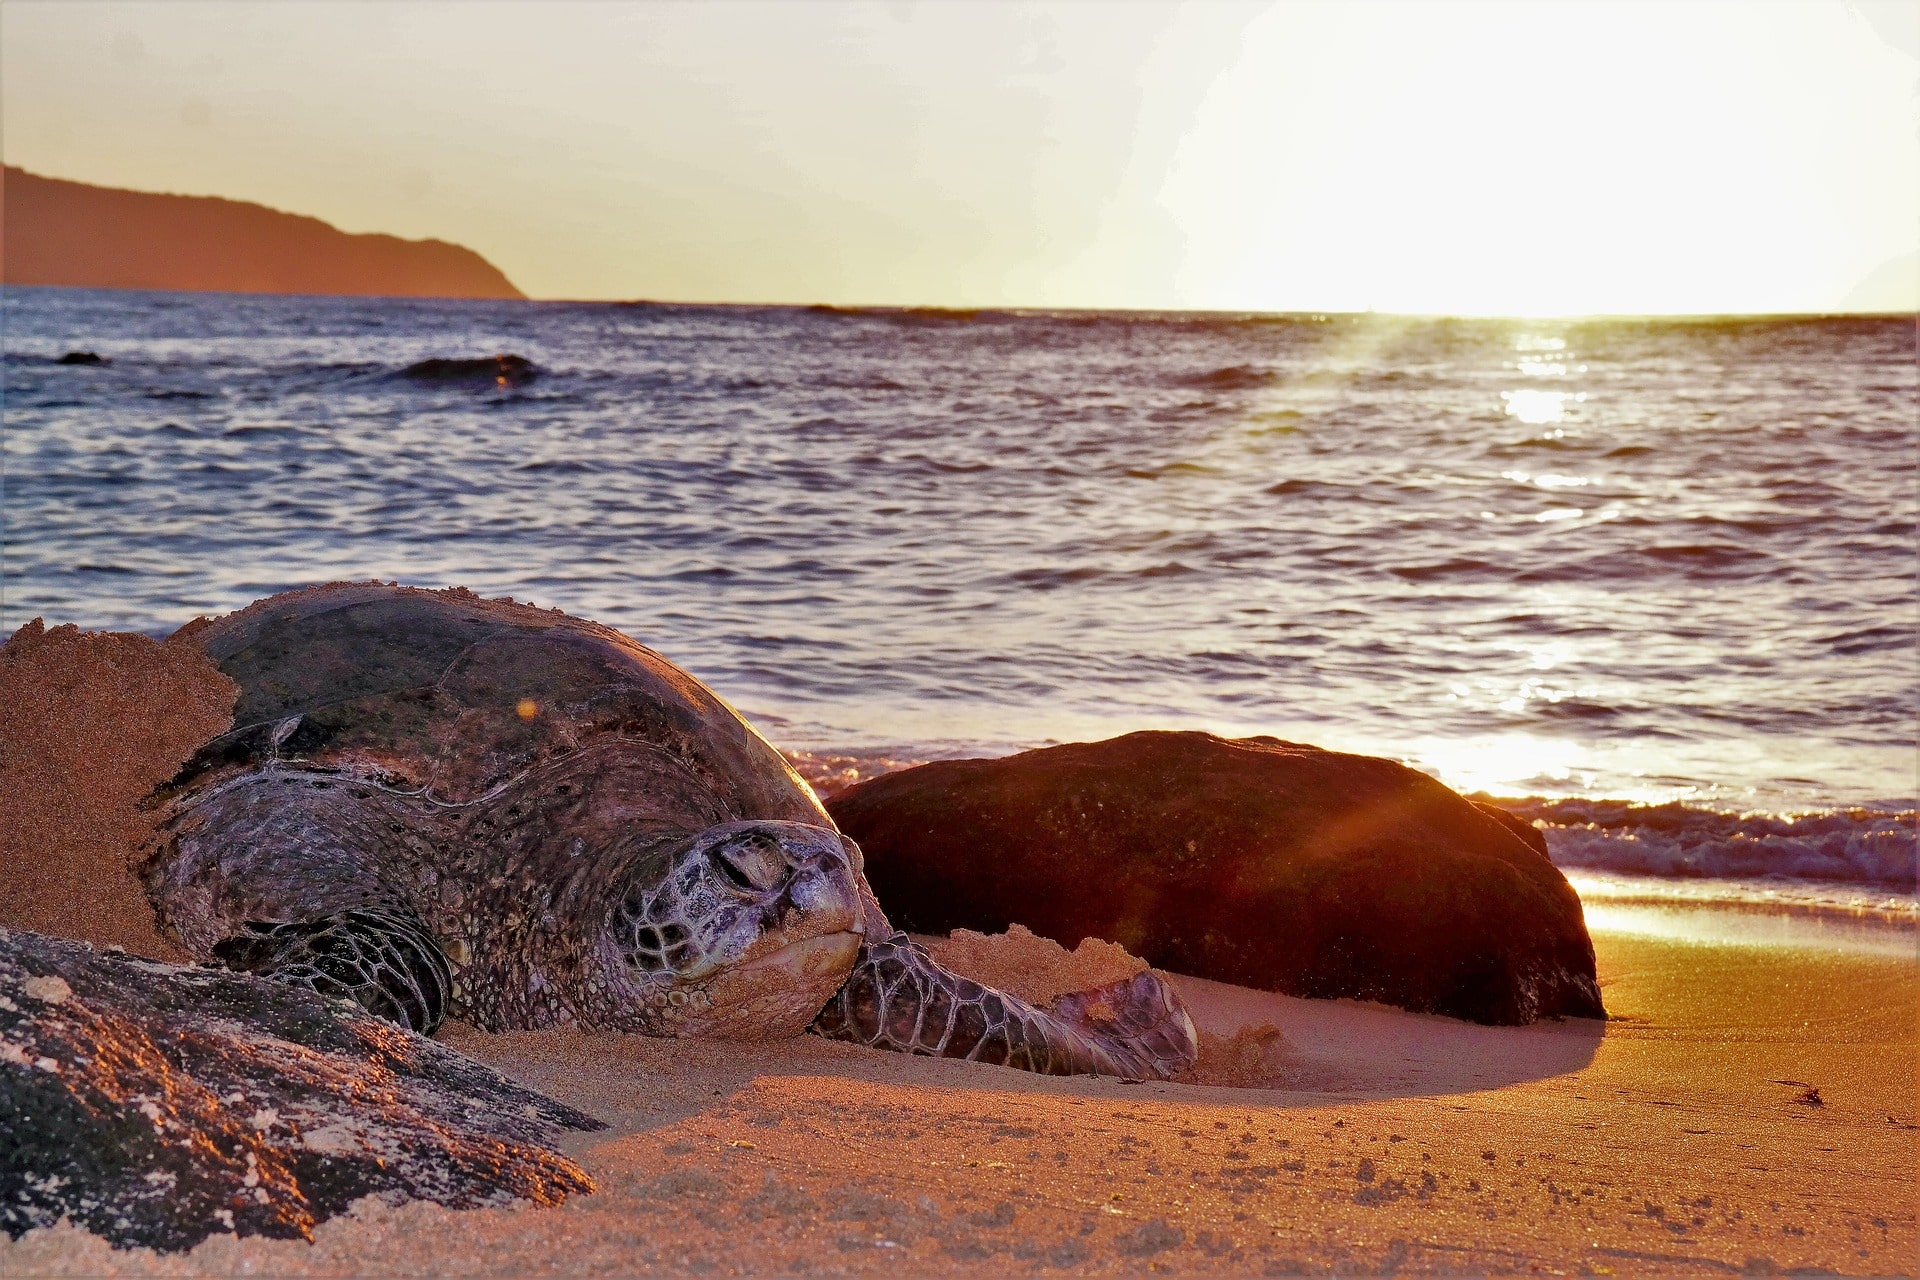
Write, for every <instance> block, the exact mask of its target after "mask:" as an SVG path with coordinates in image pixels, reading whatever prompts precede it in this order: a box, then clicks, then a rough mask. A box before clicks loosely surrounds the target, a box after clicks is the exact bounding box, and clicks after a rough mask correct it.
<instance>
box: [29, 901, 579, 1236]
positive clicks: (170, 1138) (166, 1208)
mask: <svg viewBox="0 0 1920 1280" xmlns="http://www.w3.org/2000/svg"><path fill="white" fill-rule="evenodd" d="M603 1127H604V1126H603V1125H601V1124H600V1122H599V1121H597V1120H594V1119H593V1118H592V1117H590V1116H587V1115H584V1114H582V1113H580V1112H578V1111H575V1110H573V1109H572V1108H570V1107H567V1106H564V1105H562V1104H560V1103H558V1102H555V1101H553V1100H552V1099H550V1098H546V1097H543V1096H542V1095H540V1094H537V1093H534V1092H532V1091H531V1090H528V1089H524V1088H522V1087H520V1086H519V1085H516V1084H514V1083H512V1082H511V1081H509V1080H507V1079H506V1078H505V1077H504V1076H501V1075H499V1074H497V1073H495V1072H494V1071H492V1070H490V1069H489V1068H487V1067H483V1066H481V1065H480V1064H479V1063H477V1062H474V1061H473V1060H472V1059H470V1058H467V1057H466V1056H464V1055H463V1054H460V1053H457V1052H455V1051H454V1050H452V1049H449V1048H447V1047H446V1046H445V1045H439V1044H435V1043H434V1042H432V1041H431V1040H426V1039H423V1038H421V1037H419V1036H416V1035H412V1034H410V1033H409V1032H406V1031H402V1030H400V1029H399V1028H397V1027H395V1026H394V1025H393V1024H391V1023H388V1022H382V1021H379V1020H378V1019H376V1018H374V1017H372V1016H371V1015H369V1014H367V1013H365V1012H363V1011H362V1010H360V1009H359V1008H358V1007H357V1006H352V1005H348V1004H345V1003H342V1002H338V1001H327V1000H323V999H322V998H321V997H319V996H316V995H314V994H313V993H312V992H310V991H305V990H301V989H298V988H295V987H290V986H283V985H281V984H279V983H274V982H269V981H266V980H265V979H262V978H255V977H251V976H249V975H245V974H236V973H227V972H224V971H220V970H213V969H190V968H182V967H180V966H177V965H167V964H160V963H157V962H154V961H147V960H139V959H136V958H134V957H131V956H128V955H125V954H119V953H114V952H99V951H95V950H93V949H92V948H91V947H89V946H87V945H86V944H84V943H79V942H69V941H66V940H64V939H57V938H50V937H47V936H45V935H43V934H36V933H28V932H25V931H22V930H11V931H4V930H0V1227H4V1228H5V1230H6V1233H7V1234H8V1235H9V1236H13V1237H15V1238H18V1237H19V1236H20V1235H22V1234H24V1233H25V1232H26V1231H28V1230H30V1229H32V1228H34V1227H44V1226H52V1225H54V1224H55V1223H57V1222H59V1221H60V1219H61V1218H63V1217H64V1218H69V1219H71V1220H72V1221H73V1222H74V1223H75V1224H76V1225H78V1226H80V1227H83V1228H85V1229H86V1230H88V1231H91V1232H93V1233H95V1234H97V1235H100V1236H102V1237H104V1238H106V1239H107V1240H108V1241H110V1242H112V1243H113V1244H115V1245H118V1246H122V1247H127V1246H135V1245H144V1246H146V1247H149V1248H154V1249H161V1250H179V1249H187V1248H191V1247H192V1246H193V1245H195V1244H197V1243H199V1242H200V1241H201V1240H203V1239H205V1238H206V1237H207V1236H209V1235H212V1234H214V1233H216V1232H234V1233H237V1234H240V1235H263V1236H278V1237H310V1235H311V1232H312V1230H313V1227H314V1225H315V1224H316V1223H319V1222H322V1221H324V1220H325V1219H327V1218H330V1217H332V1216H333V1215H335V1214H337V1213H340V1212H341V1211H343V1210H344V1209H346V1208H347V1207H348V1206H349V1205H350V1204H351V1203H352V1202H353V1201H355V1200H357V1199H359V1198H360V1197H362V1196H368V1195H373V1196H379V1197H382V1198H385V1199H388V1200H392V1201H400V1200H412V1199H417V1200H431V1201H434V1202H436V1203H438V1204H443V1205H447V1206H450V1207H455V1208H467V1207H477V1206H480V1205H491V1204H501V1203H505V1202H507V1201H509V1200H513V1199H526V1200H532V1201H535V1202H537V1203H540V1204H553V1203H557V1202H559V1201H561V1200H564V1199H565V1198H566V1197H567V1196H569V1195H572V1194H576V1193H583V1192H588V1191H591V1190H593V1184H592V1182H591V1180H590V1179H589V1178H588V1177H587V1175H586V1173H585V1172H584V1171H583V1170H582V1169H581V1168H580V1167H579V1166H578V1165H576V1164H575V1163H573V1161H571V1160H569V1159H567V1158H566V1157H565V1156H563V1155H560V1154H558V1153H557V1152H556V1151H555V1150H554V1149H553V1143H554V1142H555V1140H556V1139H557V1138H558V1136H559V1134H560V1133H561V1131H562V1130H567V1129H575V1130H589V1129H599V1128H603Z"/></svg>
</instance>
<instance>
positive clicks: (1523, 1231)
mask: <svg viewBox="0 0 1920 1280" xmlns="http://www.w3.org/2000/svg"><path fill="white" fill-rule="evenodd" d="M1594 936H1595V944H1596V949H1597V951H1598V954H1599V957H1600V964H1601V982H1602V986H1603V988H1604V990H1605V992H1606V996H1607V1001H1608V1007H1609V1010H1610V1013H1611V1015H1612V1016H1611V1017H1610V1018H1609V1020H1608V1021H1606V1022H1604V1023H1601V1022H1592V1021H1584V1020H1575V1021H1569V1022H1563V1023H1557V1024H1555V1023H1548V1024H1541V1025H1536V1026H1533V1027H1521V1028H1495V1027H1479V1026H1473V1025H1471V1024H1466V1023H1460V1022H1455V1021H1453V1020H1451V1019H1446V1018H1438V1017H1433V1016H1429V1015H1419V1014H1410V1013H1405V1012H1402V1011H1399V1010H1393V1009H1388V1008H1386V1007H1384V1006H1378V1005H1365V1004H1357V1003H1355V1002H1352V1001H1307V1000H1297V999H1294V998H1291V997H1286V996H1277V995H1272V994H1270V993H1264V992H1253V991H1248V990H1245V989H1242V988H1233V987H1227V986H1224V985H1222V984H1218V983H1209V982H1203V981H1201V980H1196V979H1185V978H1182V979H1177V981H1178V983H1179V985H1180V986H1181V988H1182V990H1183V993H1185V994H1186V995H1187V996H1188V998H1189V1001H1190V1003H1191V1005H1192V1007H1193V1010H1194V1013H1195V1017H1196V1022H1197V1023H1199V1024H1200V1025H1201V1026H1202V1028H1203V1030H1207V1031H1211V1032H1214V1033H1216V1034H1230V1033H1231V1032H1232V1031H1233V1030H1235V1029H1236V1028H1238V1027H1246V1026H1251V1025H1255V1024H1258V1023H1262V1022H1268V1023H1272V1024H1273V1025H1274V1026H1275V1027H1277V1028H1278V1029H1279V1032H1280V1035H1279V1038H1278V1039H1277V1041H1272V1042H1269V1043H1268V1045H1267V1048H1268V1050H1269V1051H1270V1052H1272V1053H1273V1054H1274V1055H1275V1059H1276V1061H1277V1062H1278V1064H1279V1067H1280V1069H1281V1076H1282V1079H1283V1082H1284V1083H1285V1085H1286V1087H1283V1088H1277V1089H1244V1088H1219V1087H1203V1086H1195V1085H1184V1084H1171V1083H1148V1084H1125V1083H1121V1082H1118V1081H1110V1080H1097V1079H1091V1078H1069V1079H1057V1078H1046V1077H1035V1076H1028V1075H1025V1074H1024V1073H1016V1072H1010V1071H1006V1070H1004V1069H1000V1068H993V1067H984V1066H979V1065H975V1064H968V1063H959V1062H951V1061H945V1060H938V1059H923V1058H907V1057H903V1056H899V1055H892V1054H881V1053H876V1052H872V1051H868V1050H864V1049H859V1048H855V1047H853V1046H848V1045H841V1044H835V1043H830V1042H826V1041H821V1040H818V1039H815V1038H812V1037H803V1038H802V1039H800V1040H797V1041H787V1042H780V1043H776V1044H770V1045H745V1044H722V1043H701V1042H678V1041H649V1040H645V1039H644V1038H641V1037H631V1036H609V1035H587V1034H583V1033H577V1032H558V1031H555V1032H527V1033H514V1034H507V1035H497V1036H490V1035H485V1034H482V1033H479V1032H475V1031H472V1030H470V1029H455V1030H454V1031H453V1032H452V1033H451V1034H450V1035H449V1036H448V1037H447V1038H448V1039H449V1040H450V1042H451V1043H453V1044H454V1046H455V1047H457V1048H460V1049H462V1050H463V1051H465V1052H468V1053H470V1054H473V1055H474V1056H476V1057H479V1058H481V1059H482V1060H483V1061H486V1062H488V1063H489V1064H490V1065H492V1066H494V1067H496V1068H498V1069H500V1070H502V1071H505V1072H506V1073H507V1074H509V1075H511V1076H513V1077H515V1078H516V1079H518V1080H520V1081H522V1082H523V1083H526V1084H528V1085H530V1086H532V1087H534V1088H537V1089H541V1090H543V1091H545V1092H548V1093H551V1094H552V1095H553V1096H555V1097H558V1098H560V1099H561V1100H563V1101H566V1102H569V1103H571V1104H573V1105H576V1106H580V1107H583V1108H584V1109H586V1110H588V1111H591V1112H593V1113H594V1114H596V1115H599V1116H600V1117H601V1118H603V1119H605V1120H607V1121H608V1122H609V1123H611V1124H612V1125H613V1126H614V1127H613V1130H612V1131H611V1132H610V1133H607V1134H595V1135H582V1136H581V1137H579V1138H577V1139H575V1140H574V1147H575V1149H574V1151H573V1154H574V1155H575V1156H576V1158H578V1159H580V1160H581V1161H582V1163H583V1164H584V1165H585V1166H586V1167H587V1168H588V1170H589V1172H591V1173H592V1175H593V1176H594V1177H595V1179H596V1180H597V1181H598V1182H599V1184H600V1187H601V1190H600V1191H599V1193H597V1194H595V1195H591V1196H584V1197H579V1198H577V1199H575V1200H574V1201H571V1202H569V1203H568V1204H567V1205H566V1206H563V1207H561V1208H557V1209H532V1208H526V1207H519V1208H507V1209H491V1210H478V1211H470V1212H466V1213H452V1212H450V1211H447V1210H443V1209H439V1208H437V1207H434V1206H428V1205H412V1206H407V1207H403V1208H399V1209H389V1208H384V1207H378V1206H372V1205H365V1206H363V1208H362V1209H361V1210H360V1211H358V1212H357V1213H356V1214H355V1215H353V1216H350V1217H347V1218H341V1219H336V1220H334V1221H332V1222H329V1223H326V1224H323V1225H322V1226H321V1227H320V1229H319V1230H318V1231H317V1232H316V1236H315V1243H314V1244H313V1245H311V1246H309V1245H306V1244H303V1243H298V1242H291V1243H289V1242H269V1241H264V1240H260V1239H247V1240H236V1239H234V1238H232V1237H216V1238H214V1239H211V1240H209V1241H207V1242H206V1243H204V1244H202V1245H201V1246H200V1247H199V1248H198V1249H196V1250H194V1251H193V1252H191V1253H188V1254H185V1255H174V1256H170V1257H162V1256H157V1255H153V1254H149V1253H144V1252H142V1251H132V1252H124V1253H114V1252H112V1251H110V1250H108V1249H107V1248H106V1246H105V1245H104V1244H103V1243H102V1242H100V1241H98V1240H97V1239H95V1238H93V1237H90V1236H86V1235H84V1234H82V1233H80V1232H78V1231H75V1230H73V1229H71V1228H65V1227H62V1228H56V1229H53V1230H41V1231H36V1232H32V1233H30V1234H29V1235H28V1236H26V1237H25V1238H23V1239H22V1240H21V1241H19V1242H16V1243H13V1244H5V1243H0V1270H5V1271H6V1272H7V1274H10V1275H14V1274H17V1275H21V1276H28V1275H82V1274H84V1275H109V1274H125V1275H183V1274H234V1273H238V1272H240V1271H243V1270H251V1271H266V1272H272V1273H275V1274H312V1275H346V1274H418V1273H420V1272H421V1271H423V1270H434V1271H439V1272H444V1273H459V1274H503V1273H509V1272H511V1273H547V1274H587V1273H592V1272H598V1271H615V1272H621V1273H637V1274H678V1273H686V1272H691V1271H706V1270H715V1271H720V1272H732V1273H752V1274H869V1273H897V1272H899V1271H900V1270H902V1269H906V1270H909V1271H911V1272H914V1273H919V1274H942V1275H987V1274H1002V1273H1005V1272H1007V1271H1009V1270H1018V1271H1022V1272H1026V1271H1036V1272H1041V1273H1054V1272H1062V1271H1064V1272H1069V1273H1072V1274H1118V1273H1125V1274H1134V1273H1140V1272H1144V1271H1172V1272H1177V1273H1182V1274H1186V1273H1232V1274H1247V1273H1253V1274H1259V1273H1263V1272H1265V1273H1270V1274H1289V1273H1297V1272H1303V1271H1320V1272H1324V1271H1329V1270H1338V1271H1344V1272H1360V1273H1382V1272H1387V1271H1416V1272H1420V1271H1424V1272H1461V1271H1517V1272H1523V1273H1524V1272H1527V1271H1529V1270H1539V1271H1547V1272H1557V1271H1585V1272H1588V1273H1601V1274H1605V1273H1607V1272H1609V1271H1613V1272H1622V1273H1633V1272H1638V1273H1645V1272H1649V1271H1659V1272H1662V1273H1677V1274H1701V1275H1725V1274H1732V1273H1742V1272H1744V1273H1747V1274H1765V1273H1769V1272H1773V1271H1786V1270H1789V1269H1794V1268H1807V1267H1823V1268H1826V1269H1828V1270H1830V1271H1836V1272H1841V1273H1844V1274H1873V1275H1883V1274H1891V1273H1899V1272H1904V1271H1910V1270H1911V1268H1912V1266H1913V1259H1914V1257H1915V1251H1916V1248H1920V1227H1917V1225H1916V1219H1915V1199H1914V1196H1913V1191H1914V1185H1915V1178H1914V1162H1913V1156H1914V1152H1915V1144H1916V1134H1917V1133H1920V1126H1916V1122H1915V1116H1914V1098H1913V1094H1912V1090H1911V1087H1910V1086H1911V1082H1912V1080H1913V1078H1914V1075H1915V1069H1916V1065H1920V1053H1917V1052H1916V1050H1917V1048H1920V1046H1917V1045H1916V1037H1915V1016H1914V1015H1915V1013H1916V1010H1920V963H1917V962H1916V960H1915V958H1914V957H1913V956H1912V955H1911V953H1909V954H1906V955H1902V956H1893V955H1875V954H1863V953H1858V952H1848V951H1842V950H1819V949H1810V948H1803V947H1785V946H1773V945H1746V944H1728V943H1724V942H1715V941H1712V940H1706V941H1681V940H1677V939H1673V938H1657V937H1649V936H1645V935H1640V934H1634V933H1623V932H1614V931H1609V930H1606V929H1596V930H1595V935H1594ZM1810 1097H1811V1100H1809V1098H1810Z"/></svg>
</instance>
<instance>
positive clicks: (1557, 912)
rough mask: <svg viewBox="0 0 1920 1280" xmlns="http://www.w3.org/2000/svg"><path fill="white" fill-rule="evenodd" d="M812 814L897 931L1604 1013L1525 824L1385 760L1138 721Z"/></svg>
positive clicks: (955, 767) (1517, 1020)
mask: <svg viewBox="0 0 1920 1280" xmlns="http://www.w3.org/2000/svg"><path fill="white" fill-rule="evenodd" d="M827 807H828V810H829V811H830V812H831V814H832V815H833V819H834V821H835V822H836V823H837V824H839V827H840V829H841V830H842V831H844V832H845V833H846V834H847V835H849V836H851V837H852V838H853V839H855V840H857V841H858V842H859V844H860V847H861V848H862V849H863V850H864V851H865V853H866V868H867V876H868V879H869V881H870V883H871V884H872V886H873V889H874V892H875V893H876V894H877V895H879V897H880V899H881V900H882V901H884V902H885V903H886V904H887V910H888V912H889V913H890V914H891V916H892V918H893V919H894V920H895V921H896V922H897V923H898V924H899V925H900V927H902V928H905V929H909V930H913V931H915V932H920V933H946V932H949V931H951V930H954V929H960V928H965V929H976V930H980V931H982V932H988V933H994V932H999V931H1001V930H1003V929H1006V928H1007V927H1008V926H1009V925H1010V924H1013V923H1015V922H1018V923H1020V924H1024V925H1026V926H1027V927H1028V928H1030V929H1032V930H1033V931H1034V932H1035V933H1038V934H1041V935H1043V936H1046V937H1050V938H1053V939H1055V940H1057V941H1059V942H1061V943H1064V944H1065V945H1067V946H1069V947H1071V946H1073V945H1075V944H1076V943H1078V942H1079V941H1080V940H1081V939H1083V938H1087V937H1096V938H1105V939H1109V940H1111V941H1113V942H1116V943H1119V944H1120V945H1121V946H1123V947H1125V948H1126V949H1127V950H1128V951H1130V952H1132V953H1133V954H1134V955H1137V956H1140V957H1141V958H1142V959H1144V960H1146V961H1147V963H1149V964H1151V965H1154V966H1155V967H1156V968H1160V969H1167V970H1171V971H1173V972H1176V973H1186V974H1193V975H1195V976H1198V977H1204V978H1213V979H1216V980H1218V981H1221V982H1232V983H1239V984H1242V985H1246V986H1253V987H1259V988H1262V989H1265V990H1270V991H1278V992H1283V993H1285V994H1287V995H1296V996H1311V997H1323V998H1340V997H1351V998H1355V999H1361V1000H1378V1001H1381V1002H1384V1003H1387V1004H1393V1005H1398V1006H1400V1007H1402V1008H1406V1009H1412V1010H1416V1011H1421V1012H1430V1013H1440V1014H1447V1015H1450V1016H1452V1017H1457V1018H1465V1019H1468V1020H1471V1021H1474V1022H1482V1023H1493V1024H1524V1023H1530V1022H1533V1021H1535V1020H1536V1019H1539V1018H1544V1017H1594V1018H1598V1017H1604V1016H1605V1010H1604V1008H1603V1007H1602V1005H1601V1001H1600V989H1599V985H1598V982H1597V980H1596V976H1595V969H1594V954H1593V943H1592V940H1591V939H1590V938H1589V937H1588V935H1587V930H1586V923H1585V919H1584V917H1583V915H1582V913H1581V908H1580V900H1579V898H1578V896H1577V895H1576V894H1575V893H1574V891H1573V888H1572V886H1570V885H1569V884H1568V883H1567V880H1566V877H1565V876H1563V875H1561V874H1560V872H1559V870H1558V869H1557V868H1555V867H1554V865H1553V864H1552V863H1551V862H1550V861H1548V859H1547V857H1546V850H1545V846H1544V842H1542V841H1541V840H1540V839H1539V836H1538V834H1537V833H1534V832H1531V831H1530V830H1528V829H1526V825H1525V824H1524V823H1521V822H1519V820H1517V819H1514V818H1512V817H1511V816H1510V815H1505V814H1500V813H1497V812H1494V811H1493V810H1492V808H1491V806H1486V807H1481V806H1477V805H1475V804H1474V803H1472V802H1471V801H1468V800H1467V799H1465V798H1464V797H1462V796H1460V795H1457V794H1456V793H1454V792H1453V791H1450V790H1449V789H1447V788H1446V787H1445V786H1443V785H1441V784H1440V783H1438V782H1436V781H1434V780H1433V779H1432V778H1430V777H1427V776H1426V775H1425V774H1422V773H1418V772H1416V771H1415V770H1412V769H1409V768H1406V767H1405V766H1403V765H1400V764H1398V763H1396V762H1394V761H1391V760H1383V759H1378V758H1375V757H1371V756H1358V755H1346V754H1342V753H1339V752H1334V751H1325V750H1322V749H1320V748H1318V747H1312V746H1305V745H1301V744H1298V743H1290V742H1282V741H1280V740H1278V739H1275V738H1243V739H1237V740H1229V739H1223V738H1217V737H1214V736H1213V735H1211V734H1205V733H1163V732H1144V733H1132V734H1128V735H1126V736H1125V737H1121V738H1114V739H1111V740H1108V741H1105V742H1094V743H1074V744H1069V745H1066V746H1060V747H1049V748H1046V749H1043V750H1038V751H1028V752H1024V753H1022V754H1020V755H1015V756H1009V757H1006V758H1004V759H998V760H945V761H936V762H934V763H931V764H926V765H921V766H919V767H918V768H914V769H907V770H903V771H901V772H899V773H892V774H886V775H884V776H882V777H879V778H875V779H873V780H871V781H869V782H864V783H861V784H860V785H858V786H855V787H852V788H849V789H848V790H846V791H843V792H841V793H840V794H838V795H836V796H834V797H832V798H831V799H830V800H829V801H828V802H827ZM1530 836H1531V837H1532V838H1531V839H1529V837H1530ZM1095 886H1097V891H1096V889H1095Z"/></svg>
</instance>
